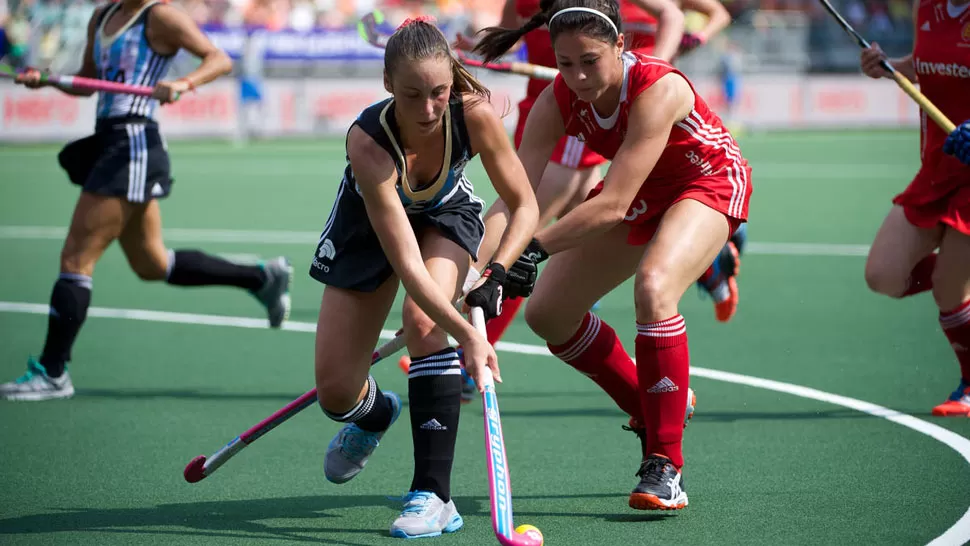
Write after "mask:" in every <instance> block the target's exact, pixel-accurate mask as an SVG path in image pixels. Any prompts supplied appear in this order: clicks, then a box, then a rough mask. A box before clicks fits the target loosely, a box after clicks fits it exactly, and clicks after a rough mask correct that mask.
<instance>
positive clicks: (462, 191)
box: [342, 95, 483, 214]
mask: <svg viewBox="0 0 970 546" xmlns="http://www.w3.org/2000/svg"><path fill="white" fill-rule="evenodd" d="M354 124H355V125H357V126H358V127H360V128H361V130H363V131H364V132H365V133H367V134H368V135H369V136H370V137H371V138H372V139H374V141H375V142H377V144H378V145H380V146H381V148H383V149H384V150H386V151H387V153H388V154H389V155H390V156H391V159H393V160H394V166H395V167H396V168H397V173H398V180H397V193H398V196H400V198H401V204H403V205H404V210H405V212H407V214H420V213H422V212H425V211H429V210H433V209H436V208H438V207H441V206H442V205H444V204H446V203H448V202H449V201H451V200H452V199H454V198H456V197H458V198H459V199H466V200H471V201H475V202H478V203H483V202H482V201H481V200H480V199H479V198H478V197H476V196H475V194H474V191H475V189H474V187H473V186H472V183H471V182H470V181H469V180H468V178H467V177H465V165H466V164H467V163H468V161H469V160H470V159H471V158H472V155H473V154H472V149H471V141H470V139H469V138H468V129H467V128H466V127H465V110H464V102H463V101H462V99H461V96H460V95H458V96H454V97H452V98H451V100H450V101H449V102H448V109H447V110H445V113H444V119H443V126H444V131H443V132H444V136H443V138H444V139H445V153H444V161H443V165H442V167H441V171H440V172H439V173H438V176H437V177H436V178H435V180H434V181H433V182H432V183H431V184H428V185H426V186H424V187H417V188H416V187H414V186H412V183H411V181H409V180H408V176H407V161H406V160H405V157H404V152H403V150H402V147H401V144H400V142H401V134H400V129H399V128H398V126H397V122H396V121H395V119H394V99H393V98H390V99H385V100H383V101H381V102H378V103H376V104H372V105H371V106H368V107H367V108H365V109H364V110H363V111H362V112H361V113H360V115H358V116H357V120H356V121H355V122H354ZM351 127H352V126H351ZM348 133H349V131H348ZM342 183H343V184H347V185H348V187H350V188H352V189H353V191H355V192H356V193H358V194H360V191H359V188H358V186H357V181H356V179H355V178H354V171H353V169H352V168H351V166H350V161H349V159H348V161H347V168H346V169H345V170H344V178H343V181H342Z"/></svg>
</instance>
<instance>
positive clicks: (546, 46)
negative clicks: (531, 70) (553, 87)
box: [515, 0, 556, 99]
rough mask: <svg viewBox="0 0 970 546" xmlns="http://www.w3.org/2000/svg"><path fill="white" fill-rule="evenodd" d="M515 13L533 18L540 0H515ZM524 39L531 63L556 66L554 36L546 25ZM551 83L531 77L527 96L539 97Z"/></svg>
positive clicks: (526, 17)
mask: <svg viewBox="0 0 970 546" xmlns="http://www.w3.org/2000/svg"><path fill="white" fill-rule="evenodd" d="M515 13H516V15H518V16H519V17H521V18H523V19H529V18H531V17H532V16H533V15H535V14H537V13H539V0H515ZM524 40H525V50H526V54H527V56H528V57H527V61H528V62H529V64H537V65H539V66H548V67H549V68H556V53H555V52H554V51H553V49H552V38H551V37H550V36H549V29H548V28H547V27H546V26H545V25H543V26H542V27H540V28H537V29H535V30H533V31H532V32H530V33H528V34H526V35H525V38H524ZM550 83H551V82H549V81H547V80H537V79H535V78H529V85H528V87H527V88H526V96H527V97H531V98H533V99H535V98H537V97H538V96H539V93H541V92H542V90H543V89H545V88H546V87H547V86H548V85H549V84H550Z"/></svg>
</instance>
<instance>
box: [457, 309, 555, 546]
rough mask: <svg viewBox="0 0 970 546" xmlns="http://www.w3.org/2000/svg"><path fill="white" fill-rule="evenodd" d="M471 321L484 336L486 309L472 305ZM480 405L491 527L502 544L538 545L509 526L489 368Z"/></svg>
mask: <svg viewBox="0 0 970 546" xmlns="http://www.w3.org/2000/svg"><path fill="white" fill-rule="evenodd" d="M471 322H472V325H473V326H474V327H475V329H476V330H478V332H479V333H480V334H482V336H483V337H486V338H487V337H488V336H487V333H486V331H485V312H484V311H482V308H481V307H472V309H471ZM481 387H482V388H483V389H484V390H483V392H482V409H483V410H484V412H483V413H484V414H485V453H486V455H487V462H488V498H489V501H490V504H491V512H492V529H493V530H494V531H495V538H497V539H498V541H499V543H500V544H502V546H541V544H542V543H541V542H539V541H537V540H535V539H534V538H532V537H531V536H528V535H524V534H521V533H518V532H516V531H515V527H513V526H512V482H511V478H510V477H509V464H508V458H506V456H505V437H504V436H503V435H502V418H501V416H500V415H499V411H498V396H497V395H496V394H495V382H494V381H493V380H492V372H491V370H488V369H486V370H485V379H484V381H482V385H481Z"/></svg>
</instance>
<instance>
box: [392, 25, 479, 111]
mask: <svg viewBox="0 0 970 546" xmlns="http://www.w3.org/2000/svg"><path fill="white" fill-rule="evenodd" d="M439 57H447V58H448V60H449V61H451V74H452V76H453V77H454V83H453V84H452V86H451V92H452V94H461V93H473V94H475V95H479V96H481V97H482V98H484V99H485V100H489V99H490V98H491V92H490V91H489V90H488V88H487V87H485V86H484V85H482V82H480V81H478V79H476V78H475V76H472V75H471V73H470V72H468V70H467V69H466V68H465V66H464V65H463V64H461V62H460V61H459V60H458V57H456V56H455V54H454V53H453V52H452V51H451V46H450V45H448V39H447V38H445V35H444V33H443V32H441V30H440V29H438V27H436V26H434V24H432V23H431V22H430V21H429V20H426V19H416V20H414V19H411V20H408V21H405V22H404V24H403V25H401V26H400V27H399V28H398V29H397V30H396V31H395V32H394V34H392V35H391V37H390V38H388V40H387V45H386V46H385V50H384V72H385V73H387V76H388V78H390V77H391V75H392V74H393V72H394V68H395V67H397V66H398V65H399V64H400V63H401V62H402V61H408V62H414V61H421V60H424V59H432V58H439Z"/></svg>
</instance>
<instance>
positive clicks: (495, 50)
mask: <svg viewBox="0 0 970 546" xmlns="http://www.w3.org/2000/svg"><path fill="white" fill-rule="evenodd" d="M554 3H555V0H542V1H541V2H539V13H537V14H535V15H533V16H532V18H531V19H529V20H528V21H526V23H525V24H524V25H522V26H521V27H519V28H517V29H507V28H502V27H488V28H485V29H482V30H480V31H479V33H482V34H484V36H483V37H482V39H481V40H480V41H479V42H478V44H476V45H475V49H474V50H472V51H473V52H474V53H478V54H479V55H481V56H482V61H483V62H485V63H490V62H492V61H494V60H495V59H498V58H499V57H501V56H502V55H505V53H506V52H507V51H508V50H510V49H512V46H514V45H515V43H516V42H518V41H519V40H520V39H521V38H522V37H523V36H525V35H526V34H528V33H530V32H532V31H533V30H535V29H537V28H539V27H541V26H542V25H544V24H546V23H548V22H549V17H551V16H552V13H550V12H551V11H552V5H553V4H554Z"/></svg>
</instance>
